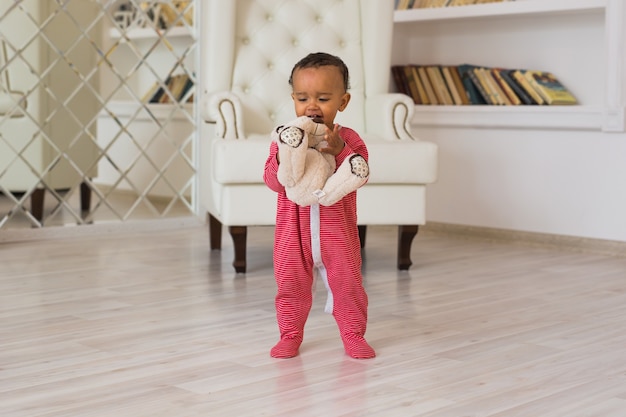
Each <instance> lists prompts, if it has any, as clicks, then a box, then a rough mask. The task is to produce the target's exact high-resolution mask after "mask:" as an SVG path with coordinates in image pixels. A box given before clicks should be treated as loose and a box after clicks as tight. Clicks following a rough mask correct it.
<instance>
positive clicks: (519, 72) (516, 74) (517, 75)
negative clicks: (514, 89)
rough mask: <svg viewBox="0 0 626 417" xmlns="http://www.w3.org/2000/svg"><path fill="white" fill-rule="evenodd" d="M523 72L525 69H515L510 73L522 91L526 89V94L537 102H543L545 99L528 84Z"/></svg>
mask: <svg viewBox="0 0 626 417" xmlns="http://www.w3.org/2000/svg"><path fill="white" fill-rule="evenodd" d="M525 72H526V70H524V69H516V70H514V71H513V72H512V73H511V75H512V76H513V78H514V79H515V81H517V82H518V84H519V85H520V87H522V88H523V89H524V91H526V93H528V95H529V96H531V97H532V98H533V100H534V101H535V102H536V103H537V104H545V100H544V99H543V98H542V97H541V96H540V95H539V93H538V92H537V91H536V90H535V89H534V88H533V86H531V85H530V83H529V82H528V79H527V78H526V76H524V73H525Z"/></svg>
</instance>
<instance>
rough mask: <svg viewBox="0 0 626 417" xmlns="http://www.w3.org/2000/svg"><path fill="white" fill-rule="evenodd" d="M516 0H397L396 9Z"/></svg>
mask: <svg viewBox="0 0 626 417" xmlns="http://www.w3.org/2000/svg"><path fill="white" fill-rule="evenodd" d="M504 1H515V0H395V7H396V10H408V9H425V8H428V7H450V6H465V5H468V4H483V3H502V2H504Z"/></svg>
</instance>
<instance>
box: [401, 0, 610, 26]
mask: <svg viewBox="0 0 626 417" xmlns="http://www.w3.org/2000/svg"><path fill="white" fill-rule="evenodd" d="M607 4H608V0H517V1H505V2H502V3H485V4H475V5H467V6H452V7H437V8H422V9H410V10H396V11H395V12H394V21H395V22H396V23H403V22H420V21H421V22H431V21H436V20H451V19H468V18H481V17H497V16H519V15H525V14H526V15H528V14H550V13H554V14H563V13H568V12H572V13H588V12H603V11H605V10H606V8H607Z"/></svg>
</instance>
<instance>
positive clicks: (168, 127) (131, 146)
mask: <svg viewBox="0 0 626 417" xmlns="http://www.w3.org/2000/svg"><path fill="white" fill-rule="evenodd" d="M104 33H105V36H107V40H108V42H109V45H116V46H114V47H113V48H112V49H113V52H112V53H111V54H109V59H110V60H111V61H112V62H113V63H114V64H115V66H116V68H117V69H118V71H119V72H120V73H121V74H129V75H128V78H127V81H126V85H127V87H126V88H121V89H120V88H116V86H118V85H119V77H118V76H117V75H115V74H105V78H106V79H105V80H103V82H102V85H103V89H104V90H103V91H104V92H103V94H104V95H105V96H108V95H112V97H113V100H112V101H110V102H109V103H108V104H107V108H106V109H104V110H103V111H102V112H101V113H100V115H99V118H98V144H99V145H100V147H101V148H102V149H105V148H106V149H107V150H108V152H107V153H108V156H109V159H110V160H112V161H114V163H113V164H112V163H109V161H106V160H105V161H102V162H101V164H100V166H99V175H98V178H97V182H98V183H99V185H101V186H103V187H104V188H106V187H107V186H115V187H116V189H117V190H122V191H128V192H131V193H132V192H134V189H133V187H132V186H130V185H129V184H128V181H130V182H131V183H132V184H133V185H134V186H135V187H137V188H138V189H139V190H142V191H143V190H148V191H147V193H148V195H149V196H150V197H171V196H172V195H173V191H172V190H171V189H170V188H169V186H167V185H165V184H163V182H164V181H165V180H166V181H167V182H168V183H169V184H171V185H172V186H174V187H175V188H176V189H177V190H181V189H185V190H186V191H185V195H189V194H190V192H189V190H190V189H189V188H188V187H187V186H186V184H187V182H188V179H189V177H190V175H192V173H191V172H190V168H189V165H188V164H187V163H186V161H185V160H184V158H183V157H182V156H181V155H179V154H178V153H177V152H178V151H177V150H182V152H184V153H185V155H188V156H189V155H191V149H190V148H191V146H192V145H191V144H190V143H189V137H190V136H191V135H193V134H194V121H193V119H192V117H193V109H194V104H193V103H184V104H182V103H165V104H163V103H141V102H140V101H139V100H138V98H143V97H144V96H145V94H146V92H147V91H149V90H150V89H151V87H152V86H153V85H154V83H155V82H156V81H157V80H158V79H161V80H165V79H166V77H167V76H168V75H169V74H170V72H171V71H172V69H173V68H175V67H176V66H177V65H179V63H180V61H181V60H182V62H183V63H184V66H185V68H186V69H187V71H189V70H192V71H193V70H195V67H196V65H195V58H196V57H195V54H194V53H187V52H188V51H187V49H188V48H190V46H191V45H193V43H194V42H196V35H195V30H194V28H190V27H188V26H175V27H171V28H168V29H162V30H161V29H159V30H156V29H154V28H152V27H134V28H130V29H128V30H126V31H121V30H120V29H119V28H117V27H115V26H112V27H108V28H105V31H104ZM181 72H182V69H181V68H176V69H175V70H174V72H173V73H174V74H176V73H181ZM107 89H108V90H107ZM130 91H132V93H131V92H130ZM119 123H122V124H123V125H124V130H123V132H120V127H119ZM139 149H142V152H144V153H145V155H146V156H148V157H149V159H150V161H147V160H146V159H142V160H141V161H140V162H137V163H136V162H135V160H134V158H135V157H136V155H137V154H138V152H139ZM166 165H167V166H166ZM164 166H166V167H165V171H164V172H163V178H164V180H161V181H159V182H158V183H157V184H156V185H151V184H152V183H151V182H152V181H153V180H154V178H155V174H156V169H162V167H164ZM118 169H121V170H124V171H125V170H129V173H128V177H127V180H128V181H126V180H124V181H122V182H119V178H120V174H119V172H118Z"/></svg>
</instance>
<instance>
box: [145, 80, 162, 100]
mask: <svg viewBox="0 0 626 417" xmlns="http://www.w3.org/2000/svg"><path fill="white" fill-rule="evenodd" d="M159 88H161V84H160V83H159V82H158V81H155V82H154V84H152V87H150V89H149V90H148V91H146V92H145V94H144V95H143V96H142V97H141V102H142V103H151V102H152V97H154V95H155V94H156V92H157V91H159Z"/></svg>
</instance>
